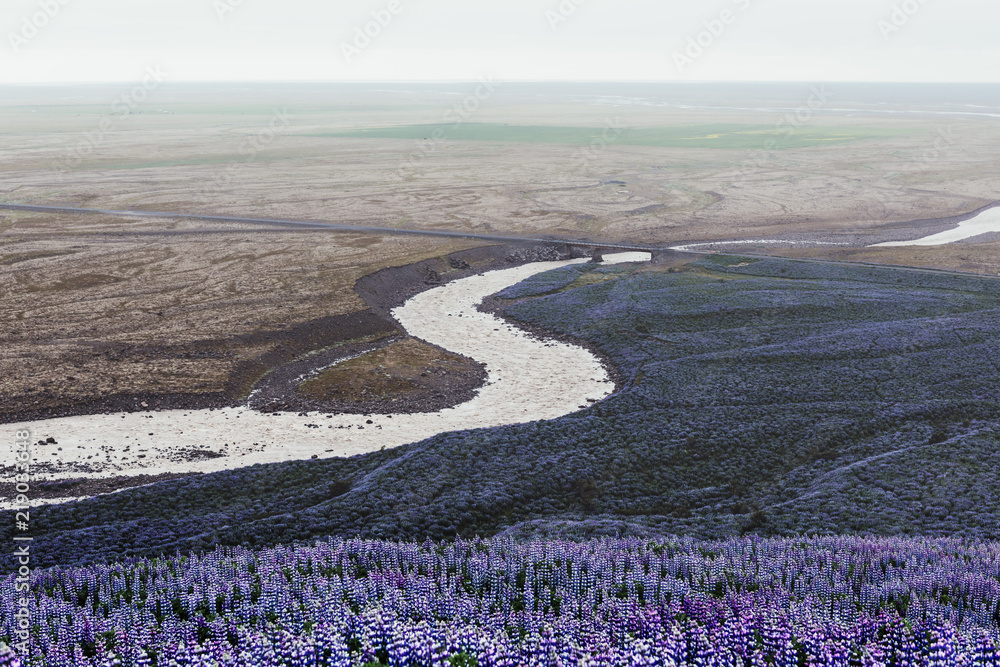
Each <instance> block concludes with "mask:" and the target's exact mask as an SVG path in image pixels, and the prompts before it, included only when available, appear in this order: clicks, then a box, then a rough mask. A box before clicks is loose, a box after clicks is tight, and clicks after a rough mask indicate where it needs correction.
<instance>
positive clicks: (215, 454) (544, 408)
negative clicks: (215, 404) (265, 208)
mask: <svg viewBox="0 0 1000 667" xmlns="http://www.w3.org/2000/svg"><path fill="white" fill-rule="evenodd" d="M649 258H650V256H649V254H648V253H622V254H617V255H607V256H605V262H606V263H619V262H636V261H648V260H649ZM584 261H587V260H569V261H562V262H540V263H534V264H526V265H524V266H519V267H516V268H511V269H504V270H499V271H491V272H488V273H485V274H481V275H477V276H472V277H469V278H464V279H461V280H456V281H454V282H451V283H448V284H446V285H443V286H441V287H437V288H435V289H432V290H429V291H426V292H423V293H421V294H418V295H416V296H414V297H413V298H412V299H410V300H409V301H407V302H406V303H405V304H404V305H403V306H401V307H399V308H397V309H396V310H395V311H393V315H394V316H395V317H396V319H397V320H398V321H399V322H400V324H402V325H403V327H404V328H405V329H406V330H407V332H409V333H410V334H412V335H414V336H416V337H418V338H421V339H423V340H425V341H427V342H430V343H433V344H435V345H439V346H441V347H443V348H445V349H447V350H451V351H453V352H457V353H459V354H463V355H466V356H468V357H471V358H473V359H476V360H477V361H480V362H482V363H484V364H485V365H486V368H487V371H488V373H489V376H488V380H487V383H486V385H485V386H484V387H482V388H481V389H480V391H479V393H478V395H477V396H476V397H475V398H473V399H472V400H471V401H469V402H467V403H464V404H462V405H458V406H456V407H452V408H447V409H445V410H441V411H439V412H435V413H423V414H409V415H391V416H390V415H375V416H371V417H363V416H359V415H326V414H318V413H309V414H308V416H305V417H303V416H299V414H298V413H274V414H264V413H260V412H256V411H254V410H251V409H249V408H245V407H241V408H227V409H212V410H170V411H162V412H156V411H151V412H144V413H127V414H122V413H116V414H110V415H103V414H101V415H91V416H83V417H64V418H59V419H49V420H43V421H37V422H30V423H22V424H6V425H3V426H0V456H2V457H3V460H4V461H7V462H10V463H13V462H14V460H15V456H14V441H15V437H14V434H15V432H16V431H18V430H22V429H27V430H29V431H30V432H31V435H32V440H33V441H35V442H37V441H38V440H44V439H46V438H48V437H52V438H54V439H55V440H56V441H57V444H54V445H36V446H35V447H34V451H33V457H34V464H33V472H35V473H36V474H38V475H39V476H40V478H42V479H62V478H88V477H97V478H106V477H118V476H127V475H139V474H147V475H158V474H163V473H181V472H183V473H189V472H215V471H219V470H226V469H232V468H240V467H243V466H248V465H253V464H257V463H275V462H280V461H289V460H297V459H309V458H326V457H338V456H352V455H356V454H362V453H365V452H371V451H375V450H378V449H381V448H385V447H397V446H399V445H403V444H406V443H410V442H416V441H419V440H423V439H425V438H428V437H431V436H433V435H436V434H438V433H444V432H449V431H460V430H468V429H475V428H488V427H493V426H501V425H505V424H514V423H524V422H530V421H536V420H544V419H554V418H556V417H560V416H563V415H566V414H569V413H571V412H575V411H577V410H579V409H580V408H581V407H586V406H587V405H590V404H591V403H592V402H594V401H598V400H601V399H603V398H605V397H607V396H608V395H609V394H611V393H612V392H613V391H614V383H613V382H612V381H611V380H610V378H609V377H608V374H607V372H606V370H605V369H604V368H603V367H602V365H601V363H600V362H599V360H598V359H597V358H596V357H595V356H594V355H593V354H591V353H590V352H589V351H587V350H585V349H583V348H581V347H578V346H574V345H568V344H565V343H560V342H554V341H544V340H539V339H538V338H535V337H533V336H530V335H529V334H527V333H525V332H524V331H522V330H520V329H518V328H516V327H514V326H512V325H510V324H508V323H507V322H505V321H503V320H501V319H499V318H497V317H495V316H493V315H489V314H486V313H481V312H479V311H478V310H476V306H477V305H478V304H479V303H481V302H482V300H483V299H484V298H485V297H487V296H489V295H491V294H495V293H497V292H499V291H501V290H503V289H505V288H506V287H509V286H511V285H515V284H517V283H519V282H521V281H522V280H524V279H526V278H529V277H530V276H532V275H534V274H537V273H541V272H543V271H548V270H551V269H554V268H558V267H561V266H566V265H567V264H572V263H577V262H584ZM11 470H12V468H11V466H8V467H7V468H6V472H5V475H4V476H5V477H7V478H8V479H9V477H10V475H11ZM49 502H56V501H49Z"/></svg>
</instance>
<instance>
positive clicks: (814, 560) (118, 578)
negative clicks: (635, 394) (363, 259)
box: [0, 537, 1000, 667]
mask: <svg viewBox="0 0 1000 667" xmlns="http://www.w3.org/2000/svg"><path fill="white" fill-rule="evenodd" d="M32 587H33V591H34V593H33V601H34V617H33V627H32V628H31V631H30V633H29V637H30V639H29V640H28V643H29V644H30V656H31V657H30V658H28V659H26V660H24V661H23V662H22V663H21V664H24V665H47V666H51V667H70V666H72V667H84V666H88V667H89V666H94V667H97V666H105V665H123V666H129V667H131V666H133V665H159V666H163V665H260V666H265V665H267V666H271V665H287V666H289V667H300V666H301V667H305V666H307V665H308V666H310V667H312V666H317V665H323V666H333V665H337V666H341V665H342V666H344V667H347V666H354V665H368V664H385V665H394V666H400V667H403V666H416V665H435V666H436V665H441V666H442V667H444V666H448V665H480V666H482V667H487V666H494V665H608V666H609V667H610V666H617V665H699V666H705V665H731V666H733V667H753V666H758V665H759V666H760V667H780V666H787V667H801V666H807V665H828V666H833V665H844V666H845V667H847V666H849V665H850V666H856V665H862V666H865V665H893V666H898V665H907V666H909V667H923V666H927V667H931V666H937V665H941V666H944V665H954V666H968V667H986V666H994V665H997V664H1000V663H998V660H1000V648H998V640H1000V631H998V627H1000V546H998V544H997V543H995V542H994V543H985V542H976V541H960V540H954V539H912V538H911V539H899V538H883V539H864V538H815V539H770V540H768V539H760V538H756V537H754V538H744V539H733V540H729V541H724V542H696V541H692V540H674V541H662V540H661V541H654V542H646V541H640V540H607V539H605V540H594V541H590V542H587V543H582V544H581V543H571V542H565V541H536V542H515V541H512V540H503V539H501V540H492V541H479V540H476V541H461V540H459V541H455V542H451V543H446V544H435V543H425V544H415V543H389V542H365V541H346V542H345V541H332V542H325V543H320V544H317V545H314V546H308V547H306V546H300V547H278V548H274V549H266V550H260V551H251V550H247V549H242V548H235V549H232V548H225V549H220V550H217V551H214V552H210V553H207V554H204V555H202V556H193V557H185V558H173V559H167V560H144V559H130V560H128V561H125V562H122V563H118V564H115V565H110V566H99V567H92V568H87V569H74V568H52V569H49V570H46V571H40V572H38V573H37V574H35V575H34V576H33V580H32ZM4 588H5V589H6V590H5V591H4V595H2V596H0V599H2V600H4V603H3V604H4V605H7V606H8V607H9V606H10V603H9V602H7V601H9V600H11V599H13V596H14V592H13V590H12V584H11V582H9V581H8V582H7V583H6V584H4ZM13 612H14V610H13V609H12V608H5V609H3V618H4V621H3V625H2V626H0V637H6V638H7V639H8V640H9V641H15V642H16V641H17V638H16V635H15V634H14V631H13V628H12V625H11V622H10V618H11V617H12V614H13ZM8 664H16V662H12V663H8Z"/></svg>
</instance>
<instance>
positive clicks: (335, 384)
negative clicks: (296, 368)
mask: <svg viewBox="0 0 1000 667" xmlns="http://www.w3.org/2000/svg"><path fill="white" fill-rule="evenodd" d="M467 364H468V362H467V361H466V360H465V359H463V358H462V357H460V356H458V355H455V354H450V353H448V352H444V351H442V350H439V349H438V348H436V347H432V346H430V345H428V344H427V343H423V342H421V341H418V340H415V339H412V338H408V339H406V340H402V341H399V342H398V343H393V344H391V345H388V346H386V347H384V348H382V349H379V350H375V351H374V352H369V353H368V354H364V355H362V356H360V357H358V358H356V359H351V360H350V361H345V362H343V363H340V364H337V365H336V366H334V367H333V368H331V369H329V370H327V371H325V372H323V373H321V374H320V375H318V376H316V377H315V378H312V379H310V380H306V381H305V382H303V383H302V384H301V385H300V386H299V391H300V392H301V393H302V394H304V395H305V396H307V397H309V398H314V399H317V400H323V401H329V400H336V401H343V402H347V403H356V402H361V401H371V400H385V399H391V398H405V397H406V396H407V395H408V394H412V393H417V392H421V391H424V390H425V389H426V388H427V387H428V386H429V384H430V380H431V379H432V378H434V377H440V376H442V375H447V374H449V373H459V372H461V371H463V370H464V369H465V368H466V366H467Z"/></svg>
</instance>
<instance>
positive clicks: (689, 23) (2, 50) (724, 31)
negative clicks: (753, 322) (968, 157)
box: [0, 0, 1000, 83]
mask: <svg viewBox="0 0 1000 667" xmlns="http://www.w3.org/2000/svg"><path fill="white" fill-rule="evenodd" d="M0 3H2V7H0V31H2V35H3V40H2V43H0V82H23V83H28V82H70V81H132V80H136V79H138V78H141V76H142V73H143V71H144V70H145V69H146V68H147V67H158V68H160V70H161V71H164V72H166V74H167V75H168V76H169V78H170V80H172V81H185V80H210V81H211V80H215V81H218V80H300V81H301V80H392V81H402V80H459V79H460V80H469V79H478V78H480V77H485V76H492V77H495V78H497V79H499V80H508V81H509V80H587V81H601V80H626V81H678V80H679V81H685V80H688V81H706V80H707V81H720V80H721V81H727V80H743V81H985V82H998V81H1000V46H998V45H1000V39H998V37H997V34H996V33H997V30H998V26H1000V2H997V0H709V1H706V0H700V1H692V0H372V1H369V0H355V1H351V2H347V1H338V0H0ZM378 19H381V21H380V22H376V21H377V20H378ZM366 30H367V32H368V34H367V35H366V34H364V33H365V31H366Z"/></svg>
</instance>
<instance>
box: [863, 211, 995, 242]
mask: <svg viewBox="0 0 1000 667" xmlns="http://www.w3.org/2000/svg"><path fill="white" fill-rule="evenodd" d="M990 233H1000V208H991V209H987V210H985V211H983V212H982V213H980V214H979V215H977V216H976V217H974V218H971V219H969V220H966V221H965V222H960V223H958V227H956V228H954V229H948V230H945V231H943V232H940V233H938V234H931V235H930V236H925V237H923V238H919V239H915V240H913V241H891V242H889V243H876V244H875V245H873V246H872V247H873V248H878V247H883V246H884V247H890V246H934V245H946V244H948V243H957V242H959V241H964V240H965V239H971V238H973V237H976V236H981V235H982V234H990Z"/></svg>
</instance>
